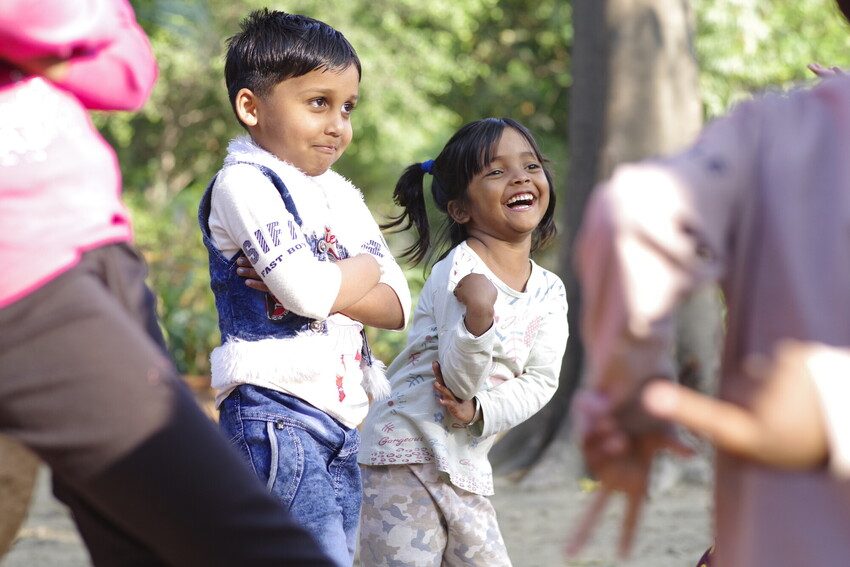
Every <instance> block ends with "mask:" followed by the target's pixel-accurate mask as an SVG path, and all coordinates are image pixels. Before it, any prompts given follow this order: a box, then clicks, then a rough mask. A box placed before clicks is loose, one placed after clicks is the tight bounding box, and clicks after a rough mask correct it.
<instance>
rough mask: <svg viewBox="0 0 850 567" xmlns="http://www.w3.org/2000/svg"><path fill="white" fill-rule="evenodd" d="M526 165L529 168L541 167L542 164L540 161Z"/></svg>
mask: <svg viewBox="0 0 850 567" xmlns="http://www.w3.org/2000/svg"><path fill="white" fill-rule="evenodd" d="M526 167H528V169H540V167H541V166H540V164H539V163H530V164H528V165H527V166H526Z"/></svg>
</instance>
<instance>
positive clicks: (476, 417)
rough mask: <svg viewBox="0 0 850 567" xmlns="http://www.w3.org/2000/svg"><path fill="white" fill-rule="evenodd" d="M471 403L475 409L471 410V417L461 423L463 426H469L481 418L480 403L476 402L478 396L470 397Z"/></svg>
mask: <svg viewBox="0 0 850 567" xmlns="http://www.w3.org/2000/svg"><path fill="white" fill-rule="evenodd" d="M472 405H473V407H474V408H475V411H473V412H472V419H470V420H469V421H467V422H466V423H464V424H463V426H464V427H471V426H473V425H475V423H477V422H478V421H479V420H480V419H481V404H480V403H479V402H478V398H472Z"/></svg>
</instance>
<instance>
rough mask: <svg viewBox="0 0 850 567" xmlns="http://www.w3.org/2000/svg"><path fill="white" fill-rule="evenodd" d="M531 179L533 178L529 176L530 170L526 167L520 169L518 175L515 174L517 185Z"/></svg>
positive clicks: (514, 181)
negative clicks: (526, 169)
mask: <svg viewBox="0 0 850 567" xmlns="http://www.w3.org/2000/svg"><path fill="white" fill-rule="evenodd" d="M529 181H531V178H530V177H529V176H528V172H527V171H525V170H524V169H521V170H519V171H518V172H517V173H516V175H514V179H513V183H514V184H515V185H521V184H523V183H528V182H529Z"/></svg>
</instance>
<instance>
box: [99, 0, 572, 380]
mask: <svg viewBox="0 0 850 567" xmlns="http://www.w3.org/2000/svg"><path fill="white" fill-rule="evenodd" d="M133 5H134V7H135V9H136V12H137V16H138V19H139V21H140V22H141V23H142V26H143V27H144V28H145V30H146V31H147V32H148V35H149V37H150V39H151V44H152V46H153V49H154V52H155V54H156V57H157V60H158V62H159V69H160V76H159V80H158V82H157V85H156V87H155V89H154V92H153V95H152V97H151V100H150V102H149V103H148V104H147V105H146V106H145V108H144V109H143V110H142V111H141V112H139V113H136V114H126V115H121V114H110V115H108V116H106V115H103V116H98V117H96V121H97V123H98V125H99V126H100V128H101V131H102V132H103V133H104V135H105V136H106V137H107V138H108V139H109V141H110V142H111V143H112V144H113V145H114V147H115V148H116V151H117V152H118V155H119V159H120V161H121V164H122V169H123V172H124V181H125V194H126V195H127V200H128V203H129V204H130V207H131V209H132V210H133V214H134V219H135V223H136V232H137V238H136V240H137V243H138V245H139V246H140V248H141V249H142V251H143V252H144V253H145V256H146V257H147V259H148V262H149V264H150V271H151V285H152V287H153V288H154V289H155V290H156V292H157V294H158V295H159V299H160V303H159V312H160V316H161V318H162V322H163V326H164V327H165V330H166V333H167V335H168V339H169V343H170V345H171V348H172V351H173V353H174V356H175V358H176V360H177V362H178V365H179V366H180V367H181V369H182V370H183V371H186V372H191V373H198V374H200V373H204V372H206V371H207V370H208V359H207V355H208V352H209V350H210V349H211V348H212V347H213V346H215V345H216V344H217V342H218V340H219V338H218V332H217V328H216V315H215V308H214V304H213V300H212V294H211V292H210V291H209V281H208V274H207V262H206V253H205V251H204V248H203V246H202V245H201V243H200V237H199V232H198V229H197V226H196V221H195V218H196V213H195V209H196V206H197V201H198V198H199V196H200V194H201V193H202V192H203V190H204V188H205V187H206V184H207V183H208V182H209V180H210V178H211V177H212V175H213V174H214V173H215V171H216V170H217V168H218V167H219V165H220V163H221V160H222V158H223V157H224V152H225V148H226V144H227V141H228V140H229V139H230V138H232V137H233V136H234V135H236V134H238V133H239V132H240V128H239V127H238V125H237V123H236V120H235V119H234V118H233V115H232V111H231V108H230V104H229V101H228V100H227V95H226V92H225V89H224V80H223V55H224V46H225V43H224V42H225V39H226V38H227V37H229V36H230V35H232V34H233V33H235V32H237V31H238V29H239V21H240V19H241V18H243V17H244V16H246V15H247V14H248V13H249V12H250V11H251V10H253V9H257V8H260V7H264V6H266V5H267V4H266V3H265V2H262V1H260V0H229V1H224V0H209V1H201V0H134V1H133ZM279 8H280V9H285V10H287V11H290V12H295V13H303V14H307V15H310V16H313V17H316V18H318V19H321V20H323V21H326V22H327V23H329V24H331V25H332V26H334V27H336V28H337V29H339V30H341V31H342V32H343V33H344V34H345V35H346V37H347V38H348V39H349V41H351V43H352V44H353V45H354V46H355V49H357V52H358V54H359V56H360V58H361V60H362V63H363V82H362V84H361V93H360V94H361V101H360V103H359V104H358V107H357V110H356V111H355V113H354V115H353V122H354V130H355V136H354V140H353V143H352V145H351V146H350V147H349V150H348V151H347V152H346V155H345V156H343V158H342V159H341V160H340V162H339V163H338V164H337V166H336V167H335V169H337V171H339V172H340V173H342V174H343V175H346V176H347V177H349V178H350V179H352V180H353V181H354V182H355V184H357V185H358V186H359V187H360V188H362V189H363V191H364V193H365V195H366V198H367V202H368V203H369V205H370V208H371V209H372V211H373V213H374V214H375V216H376V218H377V219H378V220H379V221H382V220H383V219H385V218H386V217H387V216H388V215H390V214H392V213H393V212H394V208H393V206H392V204H391V195H392V189H393V187H394V185H395V181H396V179H397V177H398V176H399V175H400V173H401V171H402V170H403V168H404V167H405V166H406V165H408V164H409V163H412V162H417V161H422V160H424V159H427V158H429V157H432V156H433V155H434V154H435V153H436V152H437V151H438V150H439V149H440V148H441V147H442V146H443V144H444V143H445V141H446V140H447V139H448V137H449V136H450V135H451V134H452V132H454V130H456V129H457V128H458V127H459V126H460V125H461V124H463V123H465V122H468V121H470V120H475V119H478V118H481V117H483V116H489V115H496V116H512V117H514V118H518V119H519V120H521V121H523V122H525V123H526V124H528V125H529V126H530V127H531V128H532V130H533V131H535V133H536V134H537V135H538V138H539V141H540V142H541V145H542V147H543V150H544V151H545V152H547V153H548V154H549V155H551V156H557V157H558V158H560V159H558V160H556V171H557V170H558V168H560V167H562V165H563V163H564V162H565V161H566V159H565V158H566V140H565V136H566V111H567V108H566V88H565V87H566V85H567V81H568V73H567V44H568V39H569V25H568V24H569V8H568V6H567V5H566V3H565V2H563V1H562V0H542V1H540V2H537V3H535V4H534V6H533V7H530V6H529V5H528V4H527V3H526V2H524V1H520V0H511V1H499V0H434V1H432V2H427V3H426V2H421V1H419V0H393V1H389V0H349V1H347V2H333V3H331V2H327V1H319V0H292V1H291V2H288V3H287V4H286V5H285V6H279ZM402 241H403V235H402V236H401V237H398V238H394V237H391V238H390V242H391V245H392V246H393V248H401V247H403V242H402ZM408 278H409V280H410V282H411V287H412V288H413V289H414V296H416V295H418V289H419V288H420V287H421V283H422V279H423V276H422V269H421V268H418V269H414V270H411V271H410V272H409V273H408ZM369 332H370V335H371V338H372V343H373V348H374V350H375V351H376V353H377V354H378V356H379V357H380V358H382V359H383V360H385V361H387V362H389V361H390V360H391V359H392V358H393V356H394V355H395V353H397V352H398V351H399V350H400V349H401V347H402V346H403V342H404V338H405V336H404V334H403V333H392V332H382V331H374V330H370V331H369Z"/></svg>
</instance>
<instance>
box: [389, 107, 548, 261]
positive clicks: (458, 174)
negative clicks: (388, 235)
mask: <svg viewBox="0 0 850 567" xmlns="http://www.w3.org/2000/svg"><path fill="white" fill-rule="evenodd" d="M507 128H511V129H513V130H515V131H516V132H518V133H519V134H520V135H521V136H522V137H523V138H525V140H526V141H527V142H528V144H529V145H530V146H531V149H532V151H533V152H534V155H535V156H536V157H537V160H538V161H539V162H540V165H541V166H542V167H543V172H544V174H545V175H546V180H547V181H548V182H549V206H548V207H547V208H546V212H545V213H544V215H543V218H542V219H540V224H539V225H537V228H536V229H535V230H534V233H533V235H532V241H531V251H532V252H535V251H536V250H538V249H540V248H542V247H543V246H544V245H546V244H547V243H548V242H549V241H550V240H551V239H552V238H553V237H554V236H555V232H556V228H555V186H554V183H553V182H552V173H551V171H549V168H548V167H547V163H548V160H546V158H545V157H543V155H542V154H541V153H540V148H539V147H538V146H537V142H536V141H535V140H534V136H532V135H531V132H529V131H528V129H527V128H526V127H525V126H523V125H522V124H520V123H519V122H517V121H516V120H512V119H510V118H484V119H482V120H476V121H475V122H470V123H469V124H466V125H465V126H463V127H461V129H460V130H458V131H457V132H456V133H455V134H454V136H452V137H451V139H450V140H449V141H448V142H447V143H446V145H445V147H444V148H443V150H442V151H441V152H440V155H438V156H437V157H436V158H435V159H434V161H433V164H432V165H431V167H430V172H431V174H432V176H433V180H432V181H431V195H432V196H433V197H434V203H435V204H436V205H437V208H438V209H439V210H440V211H442V212H443V213H445V214H446V224H445V226H444V227H443V229H442V230H441V231H440V234H439V235H438V237H437V238H436V242H435V243H434V244H435V245H436V249H438V250H439V249H440V248H442V246H443V245H445V243H446V241H448V244H449V246H448V249H447V250H446V251H445V253H448V251H449V250H451V248H454V247H455V246H457V245H458V244H460V243H461V242H463V241H464V240H466V238H467V237H468V235H467V232H466V227H465V226H464V225H462V224H458V223H456V222H455V221H454V220H453V219H452V218H451V216H450V215H449V214H448V211H447V206H448V203H449V201H453V200H455V199H461V200H465V199H466V198H467V190H468V189H469V184H470V183H471V182H472V179H473V178H474V177H475V176H476V175H478V174H479V173H481V172H482V171H483V170H484V168H485V167H487V164H489V163H490V162H492V161H493V155H494V152H495V151H496V146H497V145H498V144H499V140H500V139H501V138H502V134H503V132H504V131H505V129H507ZM424 177H425V171H424V169H423V164H421V163H416V164H413V165H411V166H409V167H408V168H407V169H406V170H405V171H404V173H403V174H402V175H401V177H400V178H399V180H398V182H397V183H396V186H395V191H394V193H393V200H394V201H395V203H396V204H397V205H399V206H401V207H402V208H403V209H404V210H403V211H402V213H401V214H400V215H399V216H397V217H391V219H390V221H389V222H387V223H386V224H383V225H381V228H382V229H396V230H407V229H408V228H410V227H411V226H412V227H414V228H415V229H416V232H417V234H418V238H417V240H416V241H415V242H414V243H413V244H412V245H411V246H410V247H409V248H408V249H407V250H405V251H404V252H403V256H405V257H407V258H408V259H410V260H411V262H412V263H413V264H418V263H419V262H421V261H422V260H423V259H424V258H425V256H426V255H427V254H428V250H429V249H431V248H432V244H431V236H430V228H429V226H428V215H427V210H426V208H425V195H424V187H423V184H424ZM445 253H444V254H443V256H445Z"/></svg>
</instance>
